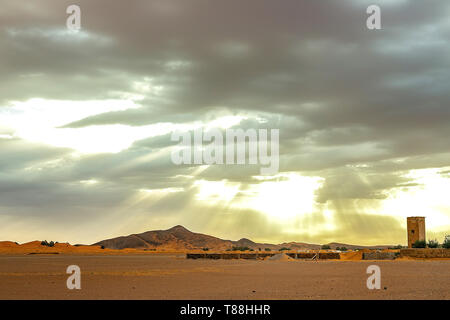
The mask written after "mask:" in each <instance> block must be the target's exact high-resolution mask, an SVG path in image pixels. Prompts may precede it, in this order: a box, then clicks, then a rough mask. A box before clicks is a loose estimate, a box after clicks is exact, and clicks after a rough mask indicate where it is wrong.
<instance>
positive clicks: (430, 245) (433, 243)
mask: <svg viewBox="0 0 450 320" xmlns="http://www.w3.org/2000/svg"><path fill="white" fill-rule="evenodd" d="M428 248H439V242H438V241H437V240H436V239H434V240H429V241H428Z"/></svg>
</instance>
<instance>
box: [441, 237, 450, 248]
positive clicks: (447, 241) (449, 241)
mask: <svg viewBox="0 0 450 320" xmlns="http://www.w3.org/2000/svg"><path fill="white" fill-rule="evenodd" d="M442 248H445V249H450V235H446V236H445V240H444V242H443V243H442Z"/></svg>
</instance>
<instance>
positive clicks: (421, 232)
mask: <svg viewBox="0 0 450 320" xmlns="http://www.w3.org/2000/svg"><path fill="white" fill-rule="evenodd" d="M406 224H407V228H408V248H412V245H413V243H414V242H416V241H417V240H424V241H425V217H408V218H407V220H406Z"/></svg>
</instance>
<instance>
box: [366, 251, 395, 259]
mask: <svg viewBox="0 0 450 320" xmlns="http://www.w3.org/2000/svg"><path fill="white" fill-rule="evenodd" d="M396 257H397V255H396V253H395V252H383V251H371V252H363V255H362V258H363V260H394V259H395V258H396Z"/></svg>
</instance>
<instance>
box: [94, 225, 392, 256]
mask: <svg viewBox="0 0 450 320" xmlns="http://www.w3.org/2000/svg"><path fill="white" fill-rule="evenodd" d="M93 245H99V246H104V247H105V248H108V249H125V248H136V249H155V250H156V249H158V250H180V251H183V250H198V249H203V248H208V249H209V250H218V251H219V250H220V251H224V250H227V249H231V248H232V247H248V248H251V249H253V250H259V249H261V250H263V251H264V250H265V249H266V248H269V249H271V250H279V249H280V248H290V249H292V250H317V249H320V247H321V245H319V244H309V243H303V242H287V243H281V244H270V243H257V242H254V241H252V240H250V239H246V238H242V239H240V240H238V241H231V240H223V239H220V238H216V237H213V236H210V235H206V234H202V233H195V232H192V231H189V230H188V229H186V228H185V227H183V226H180V225H178V226H175V227H172V228H170V229H167V230H154V231H147V232H144V233H139V234H131V235H129V236H122V237H117V238H112V239H107V240H103V241H100V242H97V243H94V244H93ZM328 245H329V246H330V247H331V249H335V248H336V247H346V248H347V249H356V248H361V249H365V248H377V249H383V248H387V247H389V246H372V247H367V246H357V245H349V244H345V243H335V242H332V243H329V244H328Z"/></svg>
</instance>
